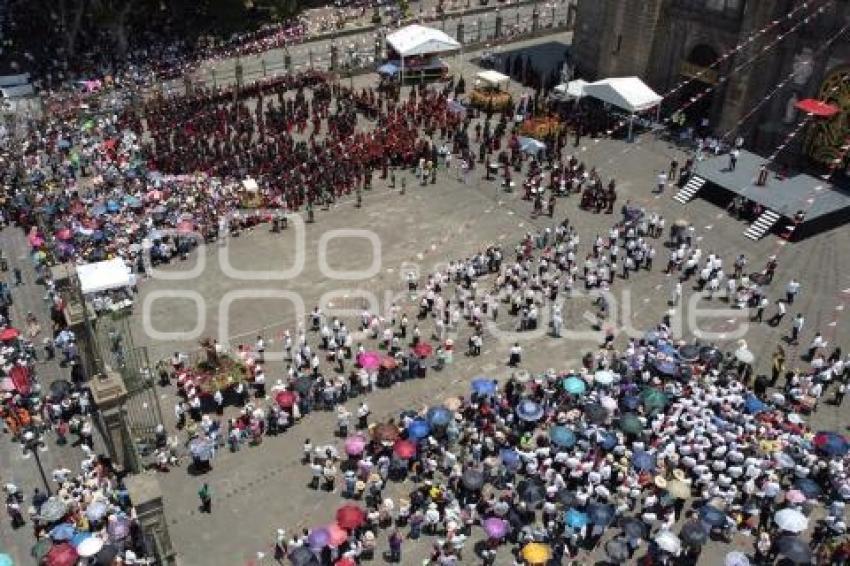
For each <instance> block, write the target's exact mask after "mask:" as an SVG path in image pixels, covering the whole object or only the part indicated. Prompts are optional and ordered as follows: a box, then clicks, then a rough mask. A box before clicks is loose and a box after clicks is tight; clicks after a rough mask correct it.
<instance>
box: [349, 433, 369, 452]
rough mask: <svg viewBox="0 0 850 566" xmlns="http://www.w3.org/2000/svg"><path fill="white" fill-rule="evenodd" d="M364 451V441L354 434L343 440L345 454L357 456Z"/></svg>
mask: <svg viewBox="0 0 850 566" xmlns="http://www.w3.org/2000/svg"><path fill="white" fill-rule="evenodd" d="M365 449H366V439H365V438H363V437H362V436H361V435H359V434H356V435H354V436H349V437H348V438H346V439H345V453H346V454H348V455H349V456H359V455H360V454H363V450H365Z"/></svg>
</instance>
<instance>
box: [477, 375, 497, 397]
mask: <svg viewBox="0 0 850 566" xmlns="http://www.w3.org/2000/svg"><path fill="white" fill-rule="evenodd" d="M497 390H498V387H497V385H496V382H495V381H493V380H492V379H491V378H489V377H476V378H475V379H473V380H472V391H473V392H474V393H475V394H477V395H493V394H494V393H496V391H497Z"/></svg>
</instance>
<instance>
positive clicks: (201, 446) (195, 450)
mask: <svg viewBox="0 0 850 566" xmlns="http://www.w3.org/2000/svg"><path fill="white" fill-rule="evenodd" d="M189 452H190V453H191V454H192V457H193V458H196V459H198V460H200V461H202V462H209V461H210V460H212V457H213V453H214V452H215V445H214V444H213V442H212V441H211V440H210V439H209V438H207V437H205V436H199V437H197V438H193V439H192V441H191V442H190V443H189Z"/></svg>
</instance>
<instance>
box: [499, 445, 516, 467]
mask: <svg viewBox="0 0 850 566" xmlns="http://www.w3.org/2000/svg"><path fill="white" fill-rule="evenodd" d="M499 458H501V460H502V463H503V464H504V465H505V467H506V468H509V469H516V468H518V467H519V452H517V451H516V450H514V449H513V448H502V449H501V450H499Z"/></svg>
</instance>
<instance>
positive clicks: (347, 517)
mask: <svg viewBox="0 0 850 566" xmlns="http://www.w3.org/2000/svg"><path fill="white" fill-rule="evenodd" d="M336 522H337V524H338V525H339V526H340V527H342V528H343V529H348V530H349V531H350V530H352V529H356V528H357V527H359V526H360V525H362V524H363V523H365V522H366V511H364V510H363V509H362V508H360V507H358V506H357V505H354V504H348V505H343V506H342V507H340V508H339V509H337V511H336Z"/></svg>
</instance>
